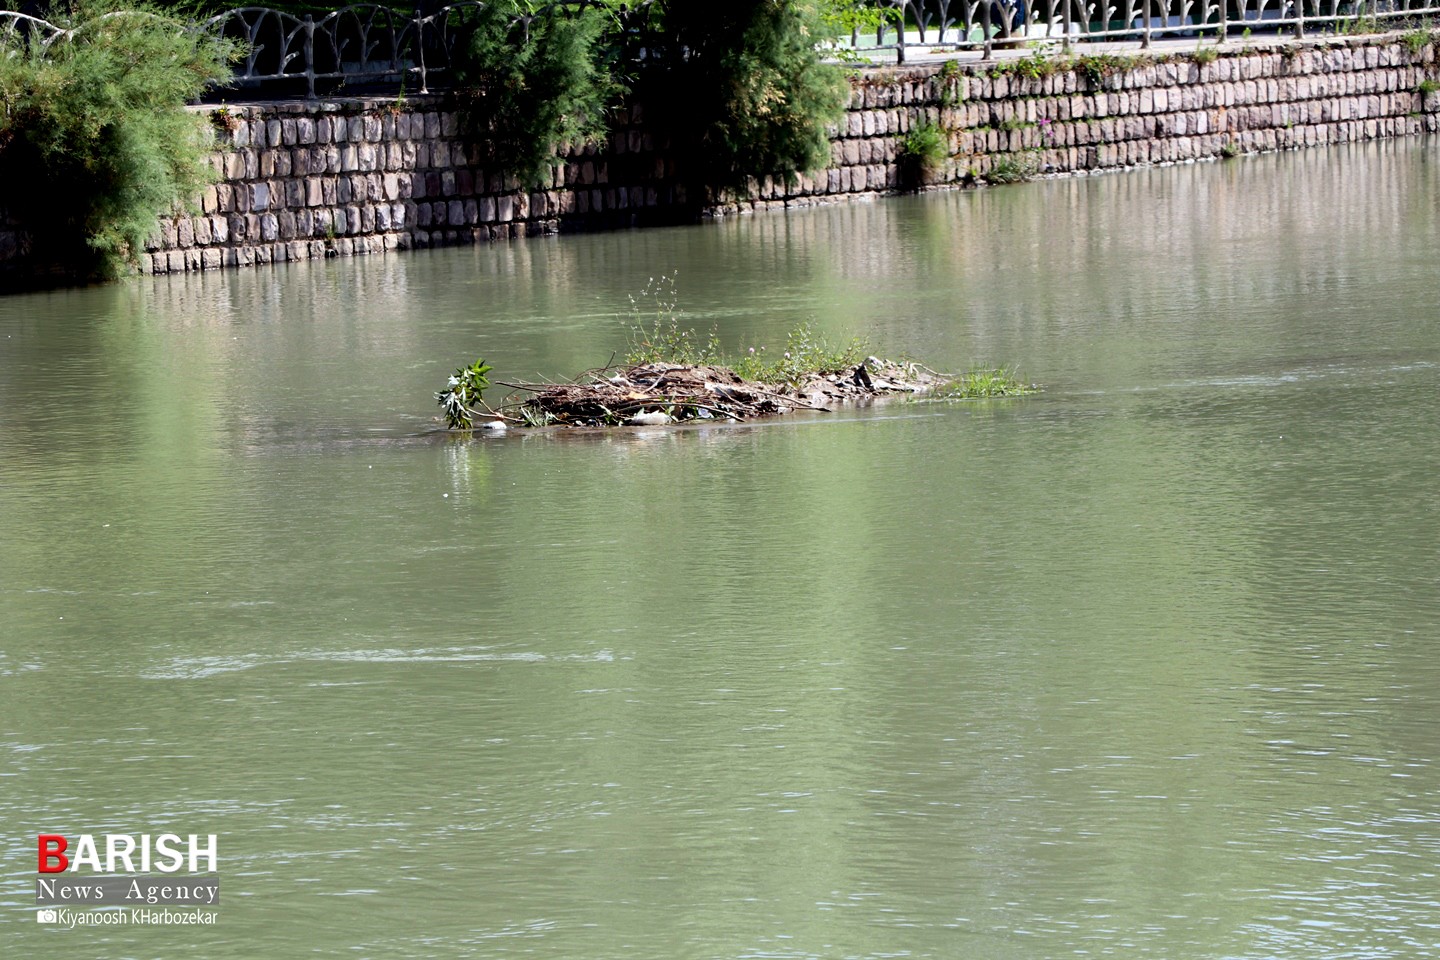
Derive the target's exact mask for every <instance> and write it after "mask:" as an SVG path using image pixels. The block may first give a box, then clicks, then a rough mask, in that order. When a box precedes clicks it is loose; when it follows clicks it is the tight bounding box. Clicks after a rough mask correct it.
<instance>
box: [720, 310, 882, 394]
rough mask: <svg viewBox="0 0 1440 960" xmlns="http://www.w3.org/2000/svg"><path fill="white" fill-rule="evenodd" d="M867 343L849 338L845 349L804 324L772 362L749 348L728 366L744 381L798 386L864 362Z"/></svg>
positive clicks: (788, 336) (761, 349) (787, 338)
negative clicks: (805, 381) (813, 377)
mask: <svg viewBox="0 0 1440 960" xmlns="http://www.w3.org/2000/svg"><path fill="white" fill-rule="evenodd" d="M867 348H868V344H867V342H866V341H864V340H862V339H860V338H859V337H855V338H852V339H851V340H850V341H849V342H848V343H846V344H844V345H839V344H832V343H831V342H830V341H828V340H826V339H825V337H824V336H823V335H821V334H819V333H817V332H816V331H815V329H814V328H813V327H812V326H811V325H810V324H809V323H808V322H807V323H802V324H800V325H799V326H798V327H796V328H795V329H793V330H791V331H790V332H789V333H787V334H786V335H785V350H784V352H783V353H782V354H781V355H780V356H779V357H777V358H775V359H773V360H771V359H769V358H768V357H767V356H766V352H765V348H764V347H759V348H752V349H750V350H748V351H747V352H746V353H745V355H744V356H742V357H741V358H740V359H739V360H738V361H736V362H735V363H733V364H731V365H730V366H731V367H732V369H734V371H735V372H736V373H738V374H739V375H740V376H742V377H744V378H745V379H746V380H753V381H755V382H757V383H770V384H777V385H778V384H784V385H788V386H798V385H799V384H800V383H801V382H802V381H803V380H804V379H805V378H806V377H807V376H809V375H810V374H816V373H821V374H823V373H842V372H844V371H848V370H851V369H853V368H854V367H856V366H858V365H859V364H860V361H862V360H864V359H865V352H866V350H867Z"/></svg>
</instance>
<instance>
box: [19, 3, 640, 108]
mask: <svg viewBox="0 0 1440 960" xmlns="http://www.w3.org/2000/svg"><path fill="white" fill-rule="evenodd" d="M487 6H488V5H487V4H486V3H485V2H483V0H459V2H456V3H448V4H445V5H444V6H439V7H432V8H431V9H430V10H429V12H424V11H423V9H419V8H417V9H416V10H414V11H413V12H411V13H405V12H402V11H401V10H399V9H397V8H395V7H390V6H385V5H383V4H378V3H357V4H353V5H351V6H347V7H342V8H340V9H338V10H334V11H332V12H330V13H327V14H325V15H324V16H321V17H319V19H316V17H315V16H314V15H308V14H307V15H301V16H297V15H295V14H293V13H289V12H286V11H283V10H273V9H270V8H269V7H261V6H252V7H238V8H236V9H233V10H226V11H225V12H224V13H220V14H217V15H215V16H213V17H210V18H209V19H206V20H203V21H200V22H199V23H197V24H195V26H194V27H193V28H192V29H195V30H198V31H201V32H204V33H208V34H211V35H213V36H217V37H225V38H228V39H231V40H235V41H237V42H238V44H239V47H240V49H241V51H242V55H241V59H240V61H239V62H238V63H237V64H235V68H234V83H235V85H236V86H238V87H241V88H257V87H265V88H268V89H270V90H272V91H273V90H276V89H277V88H280V89H282V90H283V89H284V88H286V87H296V88H302V89H303V91H304V94H305V95H306V96H307V97H311V98H313V97H315V96H317V95H318V94H319V92H320V90H321V88H322V87H325V88H326V90H327V92H330V91H333V90H334V89H337V88H339V87H341V86H345V87H356V86H362V85H369V84H374V85H386V86H388V87H390V88H391V89H395V88H401V87H402V86H403V87H408V88H409V89H412V90H414V91H415V92H417V93H428V92H429V90H430V84H431V81H432V78H433V77H434V75H436V74H443V73H444V72H445V71H446V70H448V69H449V67H450V64H451V61H452V57H453V55H454V52H455V45H456V43H457V42H459V41H460V40H461V38H463V37H464V36H465V34H466V32H467V29H468V28H469V27H470V26H471V25H473V24H474V22H475V21H476V20H477V19H478V17H479V15H480V14H481V12H482V11H484V10H485V9H486V7H487ZM594 6H599V4H597V3H596V2H595V0H554V2H553V3H550V4H548V5H546V6H544V7H541V8H539V9H537V10H535V11H534V12H528V13H517V14H514V15H512V18H511V26H512V27H516V26H518V27H520V28H521V30H520V32H519V34H518V36H519V37H520V38H522V39H521V42H523V39H524V38H527V37H528V36H529V31H530V25H531V24H532V23H534V22H535V20H537V19H538V18H542V17H553V16H567V15H573V14H576V13H578V12H579V11H581V10H583V9H585V8H586V7H594ZM634 6H635V8H643V7H645V6H648V2H642V3H640V4H636V5H634ZM611 13H612V15H615V16H620V17H622V18H623V17H625V16H626V13H625V12H620V13H616V12H615V11H611ZM637 13H638V10H634V9H632V10H631V12H630V15H631V16H635V15H637ZM119 15H123V14H107V16H119ZM102 19H103V18H102ZM80 29H84V28H83V27H82V28H80ZM621 29H622V30H623V29H624V24H623V23H622V24H621ZM76 33H77V30H73V29H66V28H63V27H59V26H56V25H55V24H53V23H49V22H47V21H45V20H41V19H38V18H36V17H32V16H27V15H26V14H23V13H15V12H10V11H0V48H3V47H4V46H6V45H7V44H8V45H12V46H13V45H14V44H16V43H17V42H28V43H35V44H38V45H39V46H40V47H42V48H49V47H50V46H52V45H53V44H54V43H55V42H56V41H57V40H60V39H62V38H65V39H69V38H72V37H74V36H75V35H76ZM411 81H413V83H414V86H410V83H411Z"/></svg>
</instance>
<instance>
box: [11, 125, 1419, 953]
mask: <svg viewBox="0 0 1440 960" xmlns="http://www.w3.org/2000/svg"><path fill="white" fill-rule="evenodd" d="M1432 149H1433V148H1432V147H1430V146H1429V145H1425V144H1389V145H1368V146H1364V147H1355V148H1352V149H1345V150H1336V151H1329V152H1310V153H1301V154H1293V155H1287V156H1282V157H1270V158H1262V159H1258V160H1247V161H1245V162H1243V163H1235V164H1227V165H1220V166H1217V165H1209V166H1193V167H1180V168H1172V169H1166V170H1156V171H1149V172H1143V173H1135V174H1132V175H1126V176H1114V177H1100V178H1093V179H1086V180H1074V181H1058V182H1053V183H1044V184H1035V185H1031V186H1029V187H1025V188H1017V189H1011V190H998V189H997V190H986V191H981V192H975V193H966V194H949V195H938V196H930V197H923V198H912V199H904V200H897V201H894V202H886V203H878V204H873V205H862V206H854V207H833V208H821V209H815V210H808V211H803V212H799V213H797V214H795V215H792V216H786V217H778V216H762V217H754V218H741V219H737V220H733V221H727V222H724V223H720V224H710V225H706V226H704V227H700V228H694V229H688V228H687V229H672V230H656V231H648V232H636V233H624V234H614V235H607V236H590V237H573V238H572V237H566V238H562V239H560V240H545V241H536V242H530V243H517V244H513V245H501V246H494V247H484V248H477V249H473V250H469V249H467V250H451V251H442V252H436V253H426V254H416V255H411V256H396V257H389V258H375V259H368V260H366V259H360V260H355V261H347V262H344V263H339V262H326V263H313V264H297V265H290V266H288V267H283V268H278V269H270V270H262V271H255V272H248V273H236V274H225V275H210V276H195V277H188V278H145V279H142V280H138V281H136V282H134V283H131V284H127V285H122V286H115V287H106V288H96V289H93V290H84V291H67V292H58V293H50V294H38V295H35V296H29V297H20V298H12V299H10V300H6V301H0V338H4V339H3V340H0V342H3V343H4V345H5V350H4V351H3V352H0V404H3V409H5V410H6V411H7V413H6V425H5V427H4V429H3V430H0V529H3V530H4V531H5V539H4V540H3V541H0V622H3V623H4V624H5V625H6V629H5V631H4V632H3V634H0V775H3V776H4V777H5V783H6V784H7V789H6V790H5V791H4V792H3V794H0V809H3V811H4V815H5V819H6V822H7V824H9V825H10V826H11V830H10V831H9V836H10V839H9V840H6V841H4V849H5V851H6V853H7V854H10V856H7V858H6V862H7V863H9V864H11V867H10V868H9V870H8V871H7V872H6V873H5V874H3V875H0V901H3V908H0V924H6V925H7V927H8V928H7V938H8V939H7V942H8V941H9V940H13V941H14V942H15V943H16V944H17V945H18V946H17V949H21V950H24V949H26V948H27V947H28V948H29V952H32V953H37V952H38V953H46V952H47V948H49V947H52V946H54V944H55V943H58V940H54V941H52V940H44V939H42V938H44V937H60V936H64V937H68V938H70V939H72V940H75V941H77V943H74V944H67V945H66V947H67V948H73V949H75V950H79V951H80V952H86V953H92V954H96V955H100V954H105V955H110V954H116V955H120V954H124V955H131V954H135V955H139V954H142V953H150V952H153V950H154V944H153V942H152V938H153V937H154V935H155V934H154V933H153V932H145V931H139V932H135V931H132V932H130V933H128V934H117V933H114V932H111V933H108V934H107V933H102V932H97V931H90V930H72V931H55V930H47V929H44V928H37V926H36V925H34V922H33V919H31V917H30V915H29V909H28V906H27V904H28V899H29V892H30V886H29V885H30V882H31V880H33V875H32V874H30V873H29V872H28V870H29V867H28V864H29V862H30V861H29V857H30V855H31V853H32V851H31V848H30V847H29V846H28V842H27V841H26V840H25V838H26V837H33V835H34V834H35V833H38V832H41V831H49V830H52V829H63V830H74V831H76V832H79V831H80V830H82V829H86V830H90V831H91V832H104V831H105V830H107V829H114V830H117V831H120V830H127V831H128V830H136V831H140V830H144V829H150V830H158V829H163V828H168V827H170V826H172V825H173V826H174V827H175V828H176V829H183V830H184V831H185V832H192V831H193V832H202V833H203V832H211V831H213V832H217V833H219V834H220V835H221V837H222V844H221V847H222V872H223V873H224V874H225V876H226V900H225V906H224V908H223V920H222V923H221V925H220V926H219V927H218V928H216V929H214V930H211V931H205V932H202V933H197V934H196V935H195V937H194V939H193V940H191V941H187V942H193V943H194V944H196V945H197V947H196V949H197V951H198V952H200V953H203V954H204V955H206V956H214V957H227V956H237V957H238V956H247V957H248V956H254V955H256V954H257V953H276V954H288V953H293V952H294V951H295V949H296V948H297V947H298V948H300V949H302V950H307V951H310V952H314V953H322V954H328V953H336V954H338V953H350V954H360V955H370V954H375V955H382V954H383V955H385V956H435V955H480V956H507V955H519V954H525V953H528V954H531V955H541V956H556V957H561V956H585V957H597V958H601V957H622V956H624V957H630V956H636V955H641V956H700V957H710V956H714V957H722V956H723V957H731V956H784V957H810V956H815V957H820V956H824V957H829V956H856V957H882V956H915V957H950V956H989V957H1000V958H1010V957H1013V958H1022V957H1023V958H1030V957H1037V956H1060V955H1070V954H1076V955H1086V954H1121V953H1123V954H1127V955H1141V956H1159V957H1167V958H1174V957H1225V956H1234V957H1241V956H1279V957H1296V958H1298V957H1310V956H1344V955H1353V956H1386V955H1394V956H1400V955H1405V956H1414V955H1424V952H1425V951H1426V950H1428V949H1430V946H1429V944H1430V942H1431V941H1432V940H1433V937H1432V936H1431V935H1430V934H1431V932H1432V931H1433V929H1434V926H1435V924H1436V922H1437V921H1440V910H1437V904H1436V902H1435V897H1434V894H1433V892H1432V890H1431V887H1432V886H1433V884H1432V882H1431V880H1432V878H1431V877H1430V874H1431V872H1432V871H1431V870H1430V869H1429V867H1428V866H1426V864H1428V863H1430V862H1431V861H1433V860H1434V857H1435V854H1436V852H1437V851H1436V843H1437V841H1436V839H1435V837H1436V836H1437V832H1436V829H1435V821H1436V819H1437V816H1440V806H1437V797H1440V783H1437V776H1436V771H1435V758H1436V756H1437V746H1440V745H1437V742H1436V736H1435V734H1434V723H1433V717H1434V715H1435V711H1436V709H1437V706H1440V671H1437V669H1436V667H1435V666H1434V664H1433V660H1434V658H1433V657H1431V656H1430V655H1429V651H1430V647H1431V645H1432V644H1431V641H1433V639H1434V637H1435V635H1436V632H1437V627H1440V606H1437V603H1436V599H1435V598H1436V596H1437V593H1436V586H1437V577H1436V573H1435V569H1436V566H1435V561H1436V551H1437V541H1436V539H1435V528H1434V523H1433V518H1432V514H1433V512H1434V511H1433V500H1434V496H1433V490H1432V487H1433V483H1431V479H1430V478H1432V477H1433V476H1435V475H1436V473H1437V471H1440V445H1437V444H1436V443H1435V442H1434V441H1433V433H1434V431H1433V429H1431V427H1432V425H1433V424H1434V423H1435V422H1436V420H1437V419H1440V409H1437V403H1440V401H1437V399H1436V398H1437V397H1440V391H1437V390H1436V386H1437V372H1440V348H1437V347H1436V343H1437V342H1440V340H1437V338H1436V336H1435V334H1436V330H1435V320H1434V319H1433V317H1432V316H1431V312H1430V311H1428V310H1427V309H1426V308H1425V305H1427V304H1429V303H1430V302H1432V301H1433V300H1434V297H1435V293H1436V289H1435V287H1436V280H1435V274H1434V271H1433V270H1432V269H1429V267H1427V266H1425V265H1426V264H1429V263H1432V262H1433V260H1434V257H1435V255H1436V253H1437V251H1440V236H1437V233H1436V231H1437V227H1436V223H1435V221H1434V218H1433V217H1427V216H1425V215H1424V214H1423V211H1424V210H1426V209H1430V208H1431V207H1433V200H1434V199H1435V196H1434V195H1435V189H1436V184H1435V164H1434V162H1433V159H1432ZM1362 179H1363V180H1364V181H1365V182H1366V183H1367V189H1366V190H1364V191H1360V190H1356V189H1354V188H1353V186H1354V184H1355V183H1356V182H1357V181H1358V180H1362ZM671 271H678V274H677V284H678V285H679V289H680V295H681V301H682V305H683V306H684V308H685V309H686V311H687V316H688V320H689V322H693V323H694V324H695V325H696V326H698V327H700V328H701V329H706V328H708V327H709V325H710V324H715V325H716V327H717V329H718V332H719V333H720V335H721V337H722V339H724V340H725V341H726V342H727V343H732V344H741V343H751V342H755V341H756V340H759V339H765V338H774V337H776V336H777V335H780V334H782V333H783V331H784V329H785V328H787V327H788V326H790V325H791V324H792V323H794V322H797V321H799V320H802V319H805V317H806V316H809V315H814V316H816V317H817V322H818V323H819V324H820V325H821V326H822V327H824V328H825V329H826V330H827V331H829V332H832V333H834V334H836V335H842V334H849V333H859V334H862V335H868V336H870V337H871V338H872V340H873V341H874V342H875V343H876V344H877V345H880V346H882V347H883V348H884V349H886V351H887V352H889V351H894V352H899V351H909V352H912V353H914V354H916V355H918V356H922V357H925V358H927V359H933V360H934V361H935V362H936V363H938V364H941V365H944V366H950V367H960V366H963V365H965V364H967V363H969V362H971V361H973V360H977V359H981V358H985V359H990V360H1000V361H1004V360H1011V361H1022V362H1023V370H1024V372H1025V373H1026V374H1027V375H1028V376H1030V377H1032V378H1034V379H1038V380H1040V381H1042V382H1045V383H1046V384H1047V385H1048V390H1047V392H1046V393H1045V394H1044V395H1042V396H1040V397H1037V398H1034V399H1031V400H1026V401H1024V402H1020V403H1010V402H1001V403H988V404H967V405H958V406H935V405H928V404H920V405H903V404H897V405H890V406H886V407H878V408H875V409H873V410H868V411H853V412H847V413H845V414H840V415H833V416H830V417H825V416H820V415H816V416H810V417H797V418H795V419H793V420H788V421H784V422H779V423H775V424H765V425H745V426H741V427H725V426H712V427H705V428H699V429H694V430H682V431H632V432H624V433H614V434H606V433H592V434H571V435H565V434H532V435H524V436H522V435H512V436H507V437H504V438H482V439H475V440H469V441H467V440H457V439H452V438H445V437H442V436H439V435H437V434H436V432H435V427H434V423H433V419H432V417H433V412H434V411H433V407H432V405H431V401H430V394H431V392H433V390H434V389H435V388H436V387H437V386H438V384H439V382H441V381H443V377H444V376H445V375H446V374H448V372H449V371H450V369H451V368H453V367H454V366H455V365H457V364H458V363H460V362H463V361H467V360H469V359H473V357H474V355H476V354H482V355H484V356H486V357H487V358H488V359H491V360H492V362H494V361H495V360H496V359H497V358H498V359H499V360H500V364H497V365H502V364H503V369H505V370H506V371H515V375H516V376H525V377H529V376H532V375H552V376H558V375H562V374H566V373H570V372H573V371H575V370H578V369H583V368H585V367H589V366H593V365H594V364H596V363H598V362H603V361H604V359H605V357H607V356H608V355H609V354H610V351H612V350H614V349H616V346H617V344H623V340H624V335H625V328H626V326H627V324H628V323H629V322H630V319H631V318H630V313H629V311H630V300H629V295H631V294H633V293H636V292H637V291H639V290H640V289H642V288H643V286H644V283H645V281H646V279H647V278H649V277H651V276H655V275H658V274H661V273H669V272H671ZM77 385H79V386H77ZM77 389H83V390H85V391H87V393H86V396H88V397H89V398H91V399H92V400H93V403H91V404H90V406H91V408H92V409H93V411H94V414H93V415H88V416H76V415H75V413H74V411H75V407H74V405H73V403H72V402H71V401H72V399H73V395H74V391H75V390H77ZM102 414H103V415H102ZM232 891H233V894H232ZM107 936H108V937H109V938H110V939H108V940H106V939H105V938H106V937H107Z"/></svg>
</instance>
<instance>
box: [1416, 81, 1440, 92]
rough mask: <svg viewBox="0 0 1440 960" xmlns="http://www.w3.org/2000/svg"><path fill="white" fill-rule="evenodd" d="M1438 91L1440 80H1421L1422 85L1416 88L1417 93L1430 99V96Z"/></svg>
mask: <svg viewBox="0 0 1440 960" xmlns="http://www.w3.org/2000/svg"><path fill="white" fill-rule="evenodd" d="M1437 90H1440V80H1435V79H1432V78H1426V79H1424V80H1421V81H1420V85H1419V86H1418V87H1416V88H1415V92H1416V93H1418V94H1420V96H1422V97H1428V96H1430V94H1432V93H1435V92H1436V91H1437Z"/></svg>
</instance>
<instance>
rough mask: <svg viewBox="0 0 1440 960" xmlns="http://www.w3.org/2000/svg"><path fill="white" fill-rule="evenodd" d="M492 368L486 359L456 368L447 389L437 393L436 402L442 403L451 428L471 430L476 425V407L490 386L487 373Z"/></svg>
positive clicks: (441, 407)
mask: <svg viewBox="0 0 1440 960" xmlns="http://www.w3.org/2000/svg"><path fill="white" fill-rule="evenodd" d="M492 369H494V368H493V367H491V366H490V365H489V364H487V363H486V362H485V361H484V360H476V361H475V362H474V363H472V364H471V365H470V366H468V367H461V368H460V369H458V370H456V371H455V375H454V376H453V377H451V378H450V381H449V383H447V384H446V386H445V389H444V390H441V391H440V392H439V393H437V394H435V402H436V403H438V404H440V410H441V412H442V413H443V414H444V415H445V422H446V423H447V424H448V425H449V426H450V429H451V430H469V429H471V428H473V427H474V426H475V408H476V407H478V406H479V405H480V396H481V394H483V393H484V392H485V388H486V387H488V386H490V380H489V378H488V377H486V376H485V374H487V373H489V372H490V371H491V370H492Z"/></svg>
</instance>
